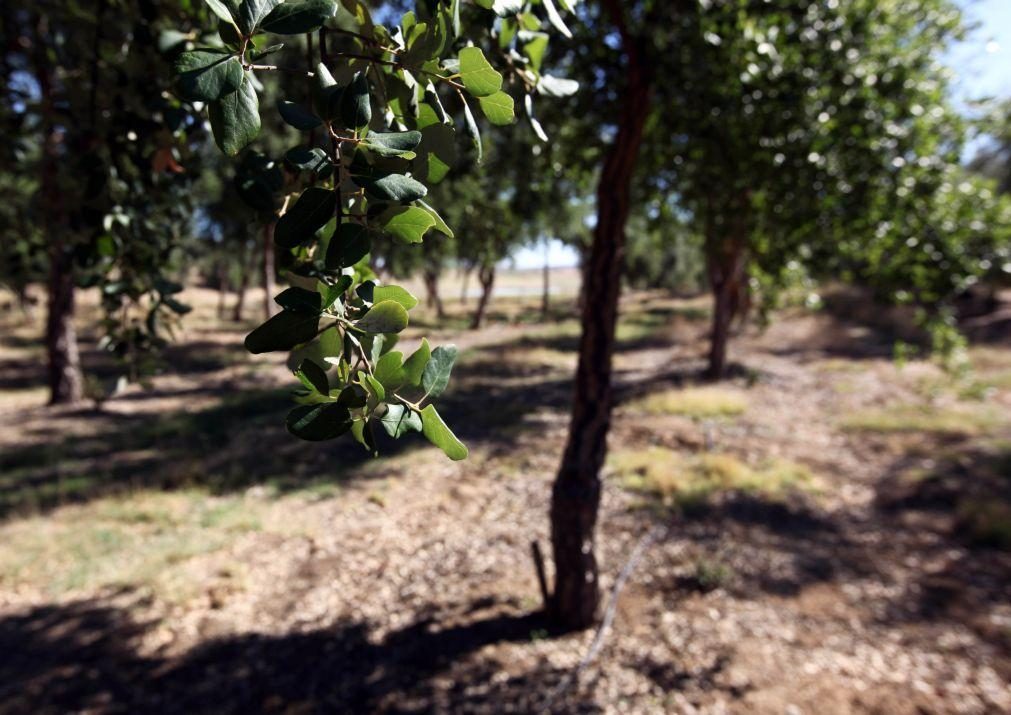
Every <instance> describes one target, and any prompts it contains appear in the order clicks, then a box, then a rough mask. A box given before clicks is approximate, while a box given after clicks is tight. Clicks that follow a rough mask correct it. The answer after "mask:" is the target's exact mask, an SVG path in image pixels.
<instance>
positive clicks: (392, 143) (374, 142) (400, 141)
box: [362, 132, 421, 158]
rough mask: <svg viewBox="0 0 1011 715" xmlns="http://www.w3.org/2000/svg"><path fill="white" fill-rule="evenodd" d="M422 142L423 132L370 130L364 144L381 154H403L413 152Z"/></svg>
mask: <svg viewBox="0 0 1011 715" xmlns="http://www.w3.org/2000/svg"><path fill="white" fill-rule="evenodd" d="M420 143H421V132H369V135H368V136H367V137H365V141H363V142H362V146H364V147H366V148H367V149H370V150H371V151H373V152H375V153H376V154H378V155H379V156H403V155H404V154H411V155H412V157H411V158H413V151H412V149H415V148H416V147H417V146H418V144H420Z"/></svg>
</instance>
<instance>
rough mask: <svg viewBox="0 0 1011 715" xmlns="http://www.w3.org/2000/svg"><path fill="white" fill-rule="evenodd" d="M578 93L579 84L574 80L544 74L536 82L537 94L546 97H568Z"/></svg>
mask: <svg viewBox="0 0 1011 715" xmlns="http://www.w3.org/2000/svg"><path fill="white" fill-rule="evenodd" d="M578 91H579V82H577V81H576V80H574V79H565V78H563V77H555V76H553V75H550V74H545V75H541V78H540V79H538V80H537V92H538V93H540V94H544V95H547V96H548V97H568V96H569V95H571V94H575V93H576V92H578Z"/></svg>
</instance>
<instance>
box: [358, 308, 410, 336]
mask: <svg viewBox="0 0 1011 715" xmlns="http://www.w3.org/2000/svg"><path fill="white" fill-rule="evenodd" d="M407 323H408V317H407V311H406V310H404V306H402V305H400V303H398V302H396V301H394V300H384V301H383V302H382V303H376V304H375V305H373V306H372V308H371V310H369V312H368V313H366V314H365V315H364V316H362V318H361V319H360V320H359V321H358V322H357V323H356V324H355V325H356V327H358V328H359V329H360V330H364V331H365V332H366V333H399V332H400V331H401V330H403V329H404V328H406V327H407Z"/></svg>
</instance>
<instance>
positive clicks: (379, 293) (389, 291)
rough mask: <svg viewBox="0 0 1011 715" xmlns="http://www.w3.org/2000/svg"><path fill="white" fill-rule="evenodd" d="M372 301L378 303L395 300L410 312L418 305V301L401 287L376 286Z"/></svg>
mask: <svg viewBox="0 0 1011 715" xmlns="http://www.w3.org/2000/svg"><path fill="white" fill-rule="evenodd" d="M372 300H373V301H374V302H376V303H382V302H383V301H384V300H395V301H397V302H398V303H400V304H401V305H402V306H404V310H410V309H411V308H413V307H414V306H416V305H417V304H418V299H417V298H415V297H414V296H413V295H411V294H410V293H408V292H407V291H406V290H405V289H403V288H401V287H400V286H376V287H375V288H374V289H373V291H372Z"/></svg>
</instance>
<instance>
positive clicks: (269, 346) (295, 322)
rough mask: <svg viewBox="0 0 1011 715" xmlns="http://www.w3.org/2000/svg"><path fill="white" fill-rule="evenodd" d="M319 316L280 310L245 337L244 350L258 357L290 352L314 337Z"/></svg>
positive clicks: (317, 327)
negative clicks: (283, 351) (262, 354)
mask: <svg viewBox="0 0 1011 715" xmlns="http://www.w3.org/2000/svg"><path fill="white" fill-rule="evenodd" d="M318 329H319V315H312V314H309V313H296V312H294V311H291V310H282V311H281V312H280V313H278V314H277V315H275V316H274V317H272V318H271V319H270V320H268V321H267V322H266V323H264V324H263V325H261V326H259V327H258V328H256V329H255V330H254V331H253V332H251V333H250V334H249V335H247V336H246V341H245V345H246V350H248V351H249V352H251V353H253V354H254V355H258V354H260V353H269V352H275V351H281V350H291V349H292V348H294V347H295V346H297V345H301V344H302V343H307V342H309V341H310V340H312V339H313V338H314V337H316V331H317V330H318Z"/></svg>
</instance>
